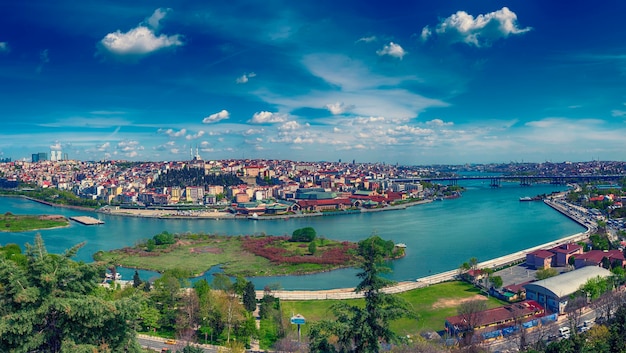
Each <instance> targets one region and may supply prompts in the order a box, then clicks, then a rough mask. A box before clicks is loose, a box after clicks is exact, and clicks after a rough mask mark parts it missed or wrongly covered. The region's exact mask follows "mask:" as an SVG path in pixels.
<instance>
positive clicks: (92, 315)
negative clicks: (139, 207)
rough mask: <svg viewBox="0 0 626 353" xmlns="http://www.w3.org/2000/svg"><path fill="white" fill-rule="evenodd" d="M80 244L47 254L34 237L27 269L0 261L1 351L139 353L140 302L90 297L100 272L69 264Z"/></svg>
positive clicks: (96, 269) (38, 240) (71, 262)
mask: <svg viewBox="0 0 626 353" xmlns="http://www.w3.org/2000/svg"><path fill="white" fill-rule="evenodd" d="M82 245H83V244H79V245H76V246H74V247H72V248H71V249H69V250H67V251H66V252H65V253H64V254H62V255H56V254H48V252H47V251H46V248H45V246H44V242H43V240H42V238H41V236H40V235H39V234H37V235H36V237H35V241H34V244H33V245H30V244H27V245H26V254H25V255H26V257H27V259H28V261H27V263H26V264H24V265H22V264H18V263H16V262H15V261H11V260H8V259H4V258H0V288H2V290H0V303H2V305H1V306H0V351H3V352H9V351H10V352H61V351H68V352H69V351H72V352H78V351H86V350H89V351H95V349H98V347H100V346H101V345H106V346H108V347H109V349H110V350H111V351H114V352H120V351H125V352H139V350H140V347H139V345H138V343H137V341H136V338H135V334H136V333H135V329H134V327H135V323H136V320H137V316H138V312H139V298H138V297H137V296H130V297H124V298H122V299H118V300H109V299H105V298H103V297H99V296H97V295H94V294H93V293H95V292H96V291H95V289H96V288H97V286H98V283H99V280H100V276H99V273H100V272H102V269H100V268H98V267H96V266H95V265H91V264H85V263H82V262H79V263H77V262H74V261H72V260H71V258H72V257H73V256H74V255H75V254H76V252H77V251H78V249H80V247H81V246H82Z"/></svg>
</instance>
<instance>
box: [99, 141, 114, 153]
mask: <svg viewBox="0 0 626 353" xmlns="http://www.w3.org/2000/svg"><path fill="white" fill-rule="evenodd" d="M109 147H111V143H109V142H105V143H103V144H101V145H99V146H97V147H96V149H97V150H98V151H100V152H103V151H106V150H108V149H109Z"/></svg>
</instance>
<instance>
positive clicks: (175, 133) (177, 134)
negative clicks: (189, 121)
mask: <svg viewBox="0 0 626 353" xmlns="http://www.w3.org/2000/svg"><path fill="white" fill-rule="evenodd" d="M157 132H158V133H160V134H164V135H167V136H169V137H182V136H185V134H186V133H187V129H180V130H179V131H176V130H174V129H159V130H157Z"/></svg>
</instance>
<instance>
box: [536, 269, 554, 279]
mask: <svg viewBox="0 0 626 353" xmlns="http://www.w3.org/2000/svg"><path fill="white" fill-rule="evenodd" d="M558 274H559V273H558V272H557V271H556V270H555V269H553V268H551V267H550V268H546V269H540V270H537V272H535V278H537V279H538V280H542V279H546V278H550V277H554V276H556V275H558Z"/></svg>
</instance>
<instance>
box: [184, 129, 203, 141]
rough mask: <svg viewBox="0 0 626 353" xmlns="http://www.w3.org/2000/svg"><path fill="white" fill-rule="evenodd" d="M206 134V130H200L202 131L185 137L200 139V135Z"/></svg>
mask: <svg viewBox="0 0 626 353" xmlns="http://www.w3.org/2000/svg"><path fill="white" fill-rule="evenodd" d="M204 134H205V132H204V131H202V130H200V131H198V132H197V133H195V134H190V135H187V136H185V138H186V139H187V140H195V139H199V138H200V137H202V136H204Z"/></svg>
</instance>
